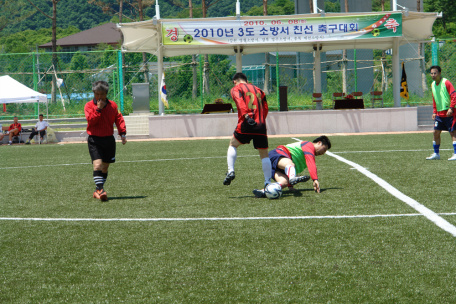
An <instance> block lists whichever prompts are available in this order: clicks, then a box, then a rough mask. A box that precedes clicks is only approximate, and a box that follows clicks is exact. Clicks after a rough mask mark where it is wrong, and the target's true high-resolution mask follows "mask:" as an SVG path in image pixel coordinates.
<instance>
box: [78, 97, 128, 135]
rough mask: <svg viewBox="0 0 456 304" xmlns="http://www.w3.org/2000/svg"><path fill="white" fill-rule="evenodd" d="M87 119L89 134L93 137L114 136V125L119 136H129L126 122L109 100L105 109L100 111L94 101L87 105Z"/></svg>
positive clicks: (113, 103) (114, 104) (85, 108)
mask: <svg viewBox="0 0 456 304" xmlns="http://www.w3.org/2000/svg"><path fill="white" fill-rule="evenodd" d="M84 113H85V117H86V119H87V134H89V135H93V136H100V137H104V136H112V135H114V123H115V124H116V126H117V132H118V133H119V135H123V134H127V129H126V128H125V120H124V118H123V116H122V113H120V111H119V109H118V108H117V105H116V103H115V102H114V101H111V100H108V103H107V104H106V106H105V107H104V108H103V109H101V110H100V109H98V107H97V104H96V103H94V101H93V100H91V101H89V102H88V103H86V105H85V107H84Z"/></svg>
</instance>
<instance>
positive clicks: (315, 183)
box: [313, 180, 320, 193]
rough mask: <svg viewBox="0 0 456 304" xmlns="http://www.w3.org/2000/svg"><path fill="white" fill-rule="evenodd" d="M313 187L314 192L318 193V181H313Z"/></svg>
mask: <svg viewBox="0 0 456 304" xmlns="http://www.w3.org/2000/svg"><path fill="white" fill-rule="evenodd" d="M313 187H314V190H315V192H317V193H320V183H319V182H318V180H314V181H313Z"/></svg>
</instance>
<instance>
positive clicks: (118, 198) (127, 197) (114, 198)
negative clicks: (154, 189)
mask: <svg viewBox="0 0 456 304" xmlns="http://www.w3.org/2000/svg"><path fill="white" fill-rule="evenodd" d="M146 197H147V196H144V195H140V196H114V197H113V196H110V197H109V199H108V201H112V200H124V199H137V198H146Z"/></svg>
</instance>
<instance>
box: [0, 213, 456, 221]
mask: <svg viewBox="0 0 456 304" xmlns="http://www.w3.org/2000/svg"><path fill="white" fill-rule="evenodd" d="M441 214H442V215H456V213H441ZM405 216H424V214H421V213H406V214H373V215H321V216H319V215H316V216H262V217H195V218H109V219H103V218H36V217H35V218H33V217H32V218H25V217H0V221H44V222H189V221H246V220H249V221H254V220H312V219H351V218H387V217H405Z"/></svg>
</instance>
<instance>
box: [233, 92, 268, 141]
mask: <svg viewBox="0 0 456 304" xmlns="http://www.w3.org/2000/svg"><path fill="white" fill-rule="evenodd" d="M231 97H232V98H233V100H234V102H235V103H236V107H237V110H238V124H237V126H236V130H235V131H236V132H237V133H239V134H253V135H266V134H267V130H266V116H268V103H267V101H266V95H265V94H264V92H263V91H262V90H261V89H259V88H258V87H256V86H254V85H253V84H250V83H240V84H238V85H236V86H235V87H234V88H232V89H231ZM245 114H248V115H249V116H250V117H252V118H253V119H255V121H256V123H257V124H256V125H255V126H250V125H249V124H248V123H247V122H245Z"/></svg>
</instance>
